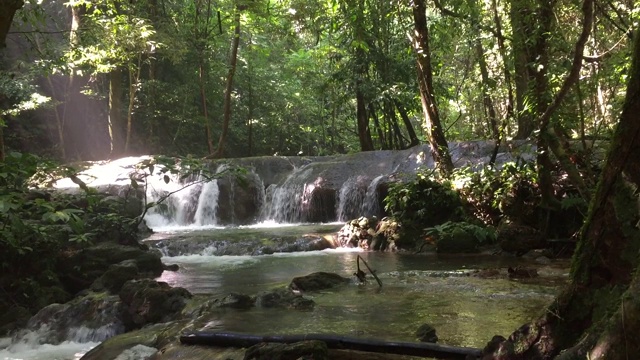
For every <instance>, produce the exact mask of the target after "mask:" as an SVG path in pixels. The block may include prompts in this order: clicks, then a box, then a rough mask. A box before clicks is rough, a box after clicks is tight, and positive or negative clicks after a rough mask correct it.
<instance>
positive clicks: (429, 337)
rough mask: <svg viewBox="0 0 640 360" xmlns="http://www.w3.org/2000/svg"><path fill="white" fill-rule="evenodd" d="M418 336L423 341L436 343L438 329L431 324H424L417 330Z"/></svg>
mask: <svg viewBox="0 0 640 360" xmlns="http://www.w3.org/2000/svg"><path fill="white" fill-rule="evenodd" d="M416 338H418V340H420V341H422V342H429V343H435V342H438V336H437V335H436V329H435V328H434V327H433V326H431V325H429V324H422V325H420V327H419V328H418V330H416Z"/></svg>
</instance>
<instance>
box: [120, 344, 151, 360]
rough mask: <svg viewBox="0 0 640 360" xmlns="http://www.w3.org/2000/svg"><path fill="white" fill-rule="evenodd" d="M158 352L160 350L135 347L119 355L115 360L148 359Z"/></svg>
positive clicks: (141, 346)
mask: <svg viewBox="0 0 640 360" xmlns="http://www.w3.org/2000/svg"><path fill="white" fill-rule="evenodd" d="M156 352H158V349H156V348H154V347H150V346H145V345H141V344H138V345H135V346H133V347H132V348H130V349H127V350H125V351H123V352H121V353H120V355H118V356H117V357H116V358H115V360H138V359H148V358H149V357H151V356H152V355H154V354H155V353H156Z"/></svg>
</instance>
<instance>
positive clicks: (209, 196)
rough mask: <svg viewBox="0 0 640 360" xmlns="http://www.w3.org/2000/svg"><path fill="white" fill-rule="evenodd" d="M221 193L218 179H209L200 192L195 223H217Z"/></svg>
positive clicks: (199, 224)
mask: <svg viewBox="0 0 640 360" xmlns="http://www.w3.org/2000/svg"><path fill="white" fill-rule="evenodd" d="M219 194H220V189H219V187H218V180H212V181H209V182H207V183H205V184H204V186H202V191H201V192H200V196H199V197H198V202H197V204H198V208H197V209H196V213H195V219H194V224H195V225H197V226H203V225H216V223H217V219H216V211H217V210H218V195H219Z"/></svg>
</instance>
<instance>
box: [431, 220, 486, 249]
mask: <svg viewBox="0 0 640 360" xmlns="http://www.w3.org/2000/svg"><path fill="white" fill-rule="evenodd" d="M424 230H425V234H426V235H427V236H433V237H435V238H437V239H439V238H442V237H443V236H445V234H451V233H454V232H456V231H464V232H466V233H468V234H471V235H472V236H473V237H474V238H475V239H476V240H477V241H478V243H479V244H485V245H486V244H493V243H495V242H496V240H497V238H498V234H497V233H496V230H495V228H493V227H485V226H478V225H475V224H471V223H468V222H459V221H447V222H445V223H443V224H439V225H435V226H432V227H429V228H426V229H424Z"/></svg>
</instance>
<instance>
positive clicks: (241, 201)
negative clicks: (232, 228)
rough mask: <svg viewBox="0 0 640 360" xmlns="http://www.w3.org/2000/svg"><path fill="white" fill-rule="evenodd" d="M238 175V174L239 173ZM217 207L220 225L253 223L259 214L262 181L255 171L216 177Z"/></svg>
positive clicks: (217, 218)
mask: <svg viewBox="0 0 640 360" xmlns="http://www.w3.org/2000/svg"><path fill="white" fill-rule="evenodd" d="M239 176H240V175H239ZM217 181H218V191H219V195H218V207H217V214H216V220H217V221H218V224H220V225H229V224H233V225H246V224H252V223H255V222H256V220H257V219H258V217H259V215H260V209H261V207H262V204H261V203H256V199H262V197H261V196H260V194H261V193H262V192H263V191H264V190H263V189H262V186H263V185H262V182H261V181H260V179H259V178H257V175H256V174H255V173H251V172H250V173H247V174H245V175H244V176H243V177H241V178H237V179H236V178H235V177H234V176H225V177H223V178H221V179H218V180H217Z"/></svg>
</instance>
